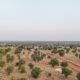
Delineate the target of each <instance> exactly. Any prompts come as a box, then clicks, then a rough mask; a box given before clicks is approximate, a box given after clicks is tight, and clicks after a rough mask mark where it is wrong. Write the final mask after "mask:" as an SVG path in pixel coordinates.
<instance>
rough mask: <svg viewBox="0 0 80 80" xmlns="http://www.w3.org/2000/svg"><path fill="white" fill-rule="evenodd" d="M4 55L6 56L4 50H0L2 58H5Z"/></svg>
mask: <svg viewBox="0 0 80 80" xmlns="http://www.w3.org/2000/svg"><path fill="white" fill-rule="evenodd" d="M4 54H5V52H4V50H2V49H1V50H0V57H2V56H4Z"/></svg>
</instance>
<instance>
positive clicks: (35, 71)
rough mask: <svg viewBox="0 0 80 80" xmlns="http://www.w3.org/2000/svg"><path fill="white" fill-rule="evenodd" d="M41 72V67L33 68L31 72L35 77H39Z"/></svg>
mask: <svg viewBox="0 0 80 80" xmlns="http://www.w3.org/2000/svg"><path fill="white" fill-rule="evenodd" d="M40 72H41V70H40V68H38V67H35V68H33V69H32V71H31V74H32V76H33V77H34V78H38V77H39V75H40Z"/></svg>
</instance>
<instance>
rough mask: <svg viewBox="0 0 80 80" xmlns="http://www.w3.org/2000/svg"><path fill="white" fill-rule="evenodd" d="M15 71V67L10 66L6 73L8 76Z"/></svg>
mask: <svg viewBox="0 0 80 80" xmlns="http://www.w3.org/2000/svg"><path fill="white" fill-rule="evenodd" d="M13 70H14V67H12V66H9V67H7V68H6V72H7V74H8V75H10V74H11V73H12V72H13Z"/></svg>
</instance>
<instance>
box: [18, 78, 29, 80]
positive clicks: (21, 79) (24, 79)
mask: <svg viewBox="0 0 80 80" xmlns="http://www.w3.org/2000/svg"><path fill="white" fill-rule="evenodd" d="M18 80H28V79H27V78H20V79H18Z"/></svg>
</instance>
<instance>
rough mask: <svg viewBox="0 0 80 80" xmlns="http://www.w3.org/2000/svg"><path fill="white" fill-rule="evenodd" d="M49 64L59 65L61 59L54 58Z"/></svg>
mask: <svg viewBox="0 0 80 80" xmlns="http://www.w3.org/2000/svg"><path fill="white" fill-rule="evenodd" d="M49 64H51V65H52V67H54V66H58V65H59V61H58V60H57V59H52V60H51V61H50V62H49Z"/></svg>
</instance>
